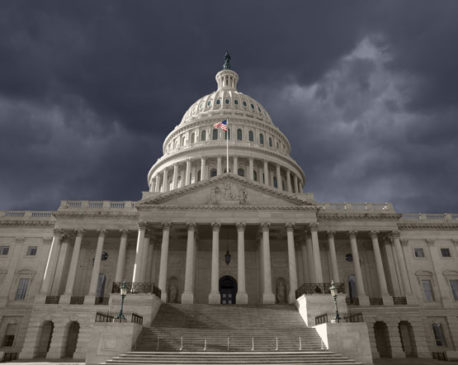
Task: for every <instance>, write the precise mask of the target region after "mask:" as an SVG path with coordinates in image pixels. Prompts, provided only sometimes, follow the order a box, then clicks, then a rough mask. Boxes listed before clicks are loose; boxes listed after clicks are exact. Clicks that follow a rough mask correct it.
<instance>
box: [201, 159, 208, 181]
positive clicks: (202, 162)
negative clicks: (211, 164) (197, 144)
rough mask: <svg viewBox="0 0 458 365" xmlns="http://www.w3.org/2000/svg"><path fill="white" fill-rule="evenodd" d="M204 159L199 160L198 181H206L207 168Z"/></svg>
mask: <svg viewBox="0 0 458 365" xmlns="http://www.w3.org/2000/svg"><path fill="white" fill-rule="evenodd" d="M205 162H206V161H205V157H202V158H201V159H200V180H201V181H202V180H206V179H207V171H206V169H207V167H206V166H205Z"/></svg>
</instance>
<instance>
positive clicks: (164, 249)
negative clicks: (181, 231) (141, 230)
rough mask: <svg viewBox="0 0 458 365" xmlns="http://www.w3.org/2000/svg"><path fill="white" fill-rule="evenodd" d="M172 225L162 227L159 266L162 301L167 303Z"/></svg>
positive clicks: (166, 224)
mask: <svg viewBox="0 0 458 365" xmlns="http://www.w3.org/2000/svg"><path fill="white" fill-rule="evenodd" d="M169 237H170V224H169V223H165V224H164V225H163V226H162V243H161V263H160V266H159V282H158V287H159V289H161V300H162V301H163V302H164V303H167V264H168V261H169Z"/></svg>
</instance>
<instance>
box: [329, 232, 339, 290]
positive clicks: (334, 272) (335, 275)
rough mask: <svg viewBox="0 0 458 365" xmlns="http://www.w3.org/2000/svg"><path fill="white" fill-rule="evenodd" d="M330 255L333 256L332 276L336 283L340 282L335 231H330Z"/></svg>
mask: <svg viewBox="0 0 458 365" xmlns="http://www.w3.org/2000/svg"><path fill="white" fill-rule="evenodd" d="M328 243H329V256H330V258H331V269H332V278H331V280H334V282H335V283H340V276H339V268H338V266H337V255H336V245H335V243H334V232H332V231H329V232H328Z"/></svg>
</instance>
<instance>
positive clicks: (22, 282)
mask: <svg viewBox="0 0 458 365" xmlns="http://www.w3.org/2000/svg"><path fill="white" fill-rule="evenodd" d="M29 281H30V279H19V284H18V286H17V290H16V298H15V300H24V299H25V295H26V294H27V287H28V286H29Z"/></svg>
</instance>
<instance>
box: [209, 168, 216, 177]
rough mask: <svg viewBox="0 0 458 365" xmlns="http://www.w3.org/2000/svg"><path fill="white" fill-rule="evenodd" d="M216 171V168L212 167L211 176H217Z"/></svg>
mask: <svg viewBox="0 0 458 365" xmlns="http://www.w3.org/2000/svg"><path fill="white" fill-rule="evenodd" d="M216 173H217V171H216V169H211V170H210V177H215V176H216Z"/></svg>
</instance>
